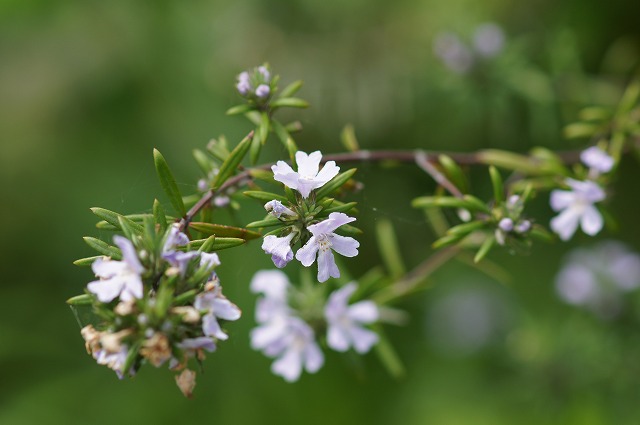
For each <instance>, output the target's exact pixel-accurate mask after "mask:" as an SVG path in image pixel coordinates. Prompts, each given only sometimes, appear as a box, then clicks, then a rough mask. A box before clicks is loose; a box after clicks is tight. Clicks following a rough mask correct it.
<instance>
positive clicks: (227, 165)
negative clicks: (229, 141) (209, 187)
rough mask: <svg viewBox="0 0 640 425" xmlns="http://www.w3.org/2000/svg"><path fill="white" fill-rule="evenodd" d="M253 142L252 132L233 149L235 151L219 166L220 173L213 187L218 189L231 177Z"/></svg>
mask: <svg viewBox="0 0 640 425" xmlns="http://www.w3.org/2000/svg"><path fill="white" fill-rule="evenodd" d="M252 140H253V132H251V133H250V134H249V135H248V136H247V137H245V138H244V139H242V141H241V142H240V143H239V144H238V146H236V147H235V149H234V150H233V151H232V152H231V153H230V154H229V157H228V158H227V159H226V161H224V162H223V163H222V165H221V166H220V171H219V172H218V174H217V175H216V179H215V180H214V181H213V187H214V188H216V189H217V188H219V187H220V186H221V185H222V184H223V183H224V182H225V181H227V179H228V178H229V177H231V176H232V175H233V174H234V173H235V172H236V169H237V168H238V165H240V162H242V159H243V158H244V156H245V155H246V154H247V151H248V150H249V148H250V147H251V141H252Z"/></svg>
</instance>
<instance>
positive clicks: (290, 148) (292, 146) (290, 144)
mask: <svg viewBox="0 0 640 425" xmlns="http://www.w3.org/2000/svg"><path fill="white" fill-rule="evenodd" d="M286 148H287V152H289V159H291V162H294V161H295V158H296V152H298V146H297V145H296V142H295V141H294V140H293V139H292V138H291V137H289V138H288V139H287V146H286Z"/></svg>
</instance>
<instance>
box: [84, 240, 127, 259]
mask: <svg viewBox="0 0 640 425" xmlns="http://www.w3.org/2000/svg"><path fill="white" fill-rule="evenodd" d="M82 239H83V240H84V241H85V242H86V243H87V245H89V246H90V247H91V248H93V249H95V250H96V251H98V252H99V253H100V254H102V255H106V256H107V257H111V258H113V259H114V260H121V259H122V253H121V252H120V250H119V249H118V248H116V247H115V246H111V245H109V244H108V243H106V242H104V241H101V240H100V239H96V238H92V237H91V236H85V237H84V238H82Z"/></svg>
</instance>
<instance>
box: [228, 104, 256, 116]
mask: <svg viewBox="0 0 640 425" xmlns="http://www.w3.org/2000/svg"><path fill="white" fill-rule="evenodd" d="M251 110H253V106H251V105H247V104H244V103H243V104H242V105H236V106H232V107H231V108H229V109H227V112H226V114H227V115H240V114H246V113H247V112H249V111H251Z"/></svg>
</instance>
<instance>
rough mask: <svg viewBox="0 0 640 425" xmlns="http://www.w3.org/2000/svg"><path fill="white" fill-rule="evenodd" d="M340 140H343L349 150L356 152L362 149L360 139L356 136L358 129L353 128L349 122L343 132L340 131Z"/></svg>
mask: <svg viewBox="0 0 640 425" xmlns="http://www.w3.org/2000/svg"><path fill="white" fill-rule="evenodd" d="M340 140H341V141H342V145H343V146H344V147H345V148H346V149H347V150H348V151H349V152H355V151H357V150H360V145H359V144H358V139H357V138H356V131H355V129H354V128H353V125H351V124H348V125H346V126H345V127H344V128H343V129H342V133H340Z"/></svg>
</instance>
